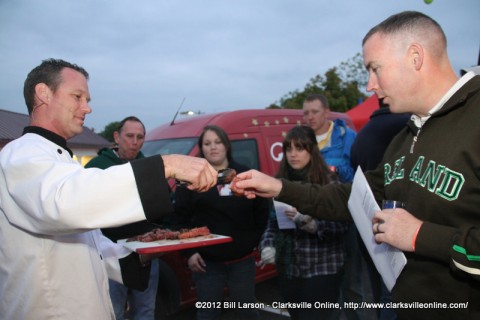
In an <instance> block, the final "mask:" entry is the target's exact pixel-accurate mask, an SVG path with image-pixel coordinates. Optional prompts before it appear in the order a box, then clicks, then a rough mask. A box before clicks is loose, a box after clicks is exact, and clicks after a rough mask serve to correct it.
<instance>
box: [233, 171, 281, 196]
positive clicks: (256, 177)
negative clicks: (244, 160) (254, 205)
mask: <svg viewBox="0 0 480 320" xmlns="http://www.w3.org/2000/svg"><path fill="white" fill-rule="evenodd" d="M230 189H231V190H232V192H233V193H234V194H236V195H244V196H245V197H247V198H248V199H253V198H255V197H257V196H259V197H264V198H273V197H276V196H278V194H279V193H280V191H281V190H282V182H281V181H280V180H278V179H276V178H273V177H270V176H268V175H266V174H263V173H261V172H259V171H257V170H249V171H246V172H242V173H239V174H237V176H236V177H235V178H234V179H233V181H232V184H231V185H230Z"/></svg>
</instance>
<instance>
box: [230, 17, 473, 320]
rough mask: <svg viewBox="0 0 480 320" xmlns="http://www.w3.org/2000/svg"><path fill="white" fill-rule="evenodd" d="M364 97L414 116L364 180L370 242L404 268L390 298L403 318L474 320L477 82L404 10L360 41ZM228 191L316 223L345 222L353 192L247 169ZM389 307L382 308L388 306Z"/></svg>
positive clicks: (434, 31)
mask: <svg viewBox="0 0 480 320" xmlns="http://www.w3.org/2000/svg"><path fill="white" fill-rule="evenodd" d="M363 56H364V61H365V65H366V66H367V69H368V71H369V81H368V85H367V90H369V91H373V92H375V93H376V94H377V96H378V98H379V99H383V100H384V102H385V103H386V104H388V105H389V106H390V110H391V111H392V112H394V113H404V112H408V113H412V119H411V120H409V122H408V125H407V126H406V127H405V128H404V129H403V130H401V131H400V133H399V134H398V135H397V136H395V138H394V139H393V140H392V142H391V143H390V145H389V147H388V148H387V150H386V152H385V156H384V158H383V161H382V165H381V166H379V167H378V168H377V169H376V170H373V171H369V172H366V173H365V176H366V178H367V181H368V183H369V185H370V187H371V189H372V191H373V194H374V196H375V198H376V200H377V201H381V200H382V199H397V200H400V201H405V202H406V208H405V209H398V208H397V209H385V210H382V211H378V212H375V214H374V219H373V225H372V231H373V232H374V234H375V236H374V237H375V241H377V242H379V243H382V242H384V243H387V244H390V245H392V246H394V247H396V248H398V249H400V250H402V251H403V252H404V253H405V255H406V257H407V265H406V266H405V268H404V269H403V271H402V273H401V274H400V276H399V277H398V279H397V281H396V284H395V286H394V287H393V290H392V300H393V304H391V305H390V307H395V308H397V309H396V311H397V314H398V315H399V318H400V319H479V318H480V282H479V280H480V229H479V227H478V226H479V225H480V197H479V194H480V148H479V147H478V141H480V127H479V126H478V119H479V118H480V76H478V75H475V73H474V72H468V73H466V74H465V75H464V76H463V77H462V78H460V79H459V78H458V76H457V75H456V74H455V71H454V70H453V68H452V66H451V64H450V61H449V59H448V54H447V48H446V37H445V34H444V32H443V30H442V29H441V27H440V25H439V24H438V23H437V22H436V21H435V20H433V19H432V18H430V17H428V16H426V15H424V14H422V13H420V12H413V11H406V12H402V13H399V14H396V15H393V16H391V17H389V18H387V19H386V20H385V21H383V22H382V23H380V24H379V25H377V26H375V27H374V28H373V29H371V30H370V31H369V32H368V34H367V35H366V36H365V38H364V40H363ZM238 179H240V181H239V182H236V183H234V185H233V186H232V190H233V191H234V192H243V193H244V194H245V195H246V196H248V197H250V198H251V197H255V196H257V195H258V196H263V197H275V198H276V199H277V200H278V201H282V202H286V203H288V204H290V205H293V206H294V207H296V208H297V209H298V210H299V211H301V212H303V213H308V214H311V215H313V216H315V217H318V218H321V219H332V220H343V219H350V213H349V210H348V206H347V201H348V197H349V195H350V190H351V185H348V184H343V185H329V186H318V185H314V184H310V185H309V184H295V183H292V182H289V181H285V180H283V181H281V180H277V179H274V178H271V177H269V176H266V175H264V174H262V173H259V172H257V171H249V172H245V173H242V174H240V175H238V176H237V180H238ZM385 307H388V306H385Z"/></svg>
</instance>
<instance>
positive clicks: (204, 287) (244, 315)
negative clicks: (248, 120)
mask: <svg viewBox="0 0 480 320" xmlns="http://www.w3.org/2000/svg"><path fill="white" fill-rule="evenodd" d="M205 263H206V265H207V266H206V272H205V273H203V272H194V273H193V274H192V275H193V280H194V281H195V286H196V289H197V295H198V301H200V302H219V303H220V304H221V303H223V297H224V292H225V288H226V287H227V288H228V293H229V297H230V301H232V302H240V303H245V302H246V303H255V301H256V300H255V259H254V258H253V257H250V258H247V259H244V260H240V261H237V262H233V263H222V262H212V261H209V260H205ZM221 313H222V310H221V309H219V308H201V309H197V319H198V320H206V319H209V320H210V319H220V316H221ZM234 313H235V316H237V317H238V319H249V320H254V319H258V316H259V314H258V311H257V310H256V309H252V308H244V309H235V310H234Z"/></svg>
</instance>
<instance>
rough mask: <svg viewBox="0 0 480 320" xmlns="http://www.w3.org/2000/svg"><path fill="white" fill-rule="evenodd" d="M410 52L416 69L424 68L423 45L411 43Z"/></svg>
mask: <svg viewBox="0 0 480 320" xmlns="http://www.w3.org/2000/svg"><path fill="white" fill-rule="evenodd" d="M408 54H409V58H410V59H411V60H410V61H411V62H412V65H413V67H414V68H415V70H417V71H418V70H420V69H421V68H422V65H423V59H424V57H425V52H424V49H423V46H421V45H420V44H418V43H413V44H411V45H410V47H409V48H408Z"/></svg>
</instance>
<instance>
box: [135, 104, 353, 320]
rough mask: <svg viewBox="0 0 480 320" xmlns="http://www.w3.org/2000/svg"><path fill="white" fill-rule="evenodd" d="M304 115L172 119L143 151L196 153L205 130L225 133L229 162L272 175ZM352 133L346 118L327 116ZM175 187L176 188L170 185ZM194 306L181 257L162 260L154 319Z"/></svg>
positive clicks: (274, 112)
mask: <svg viewBox="0 0 480 320" xmlns="http://www.w3.org/2000/svg"><path fill="white" fill-rule="evenodd" d="M302 114H303V112H302V110H292V109H258V110H256V109H255V110H238V111H230V112H222V113H216V114H208V115H199V116H194V117H186V118H182V119H179V120H175V121H173V122H172V123H166V124H164V125H161V126H159V127H157V128H155V129H153V130H151V131H150V132H148V133H147V135H146V138H145V144H144V146H143V149H142V152H143V153H144V154H145V155H146V156H152V155H156V154H187V155H192V156H195V155H197V154H198V147H197V141H198V137H199V136H200V134H201V132H202V130H203V128H204V127H205V126H206V125H217V126H219V127H221V128H223V129H224V130H225V131H226V132H227V134H228V136H229V138H230V141H231V144H232V157H233V159H235V161H237V162H239V163H241V164H244V165H245V166H247V167H249V168H252V169H257V170H259V171H262V172H264V173H267V174H270V175H274V174H275V173H276V171H277V170H278V166H279V163H280V160H281V159H282V157H283V153H282V142H283V139H284V137H285V135H286V133H287V132H288V131H289V130H290V128H291V127H292V126H294V125H298V124H301V123H302ZM330 117H331V119H336V118H341V119H343V120H345V122H346V123H347V124H348V125H349V126H350V127H351V128H354V126H353V122H352V120H351V119H350V117H349V116H348V115H347V114H344V113H335V112H331V114H330ZM171 186H172V187H173V186H174V184H173V183H172V184H171ZM275 275H276V271H275V268H274V267H272V266H266V267H264V268H262V269H260V268H258V269H257V273H256V281H257V282H260V281H264V280H267V279H270V278H272V277H274V276H275ZM195 301H196V292H195V286H194V283H193V281H192V278H191V274H190V270H189V269H188V268H187V263H186V260H185V258H184V257H183V256H182V255H181V254H180V253H179V252H172V253H169V254H166V255H164V256H162V259H161V266H160V282H159V288H158V296H157V319H161V318H162V315H165V314H171V313H173V312H175V311H176V310H178V309H179V308H183V307H186V306H190V305H192V304H193V303H194V302H195Z"/></svg>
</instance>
